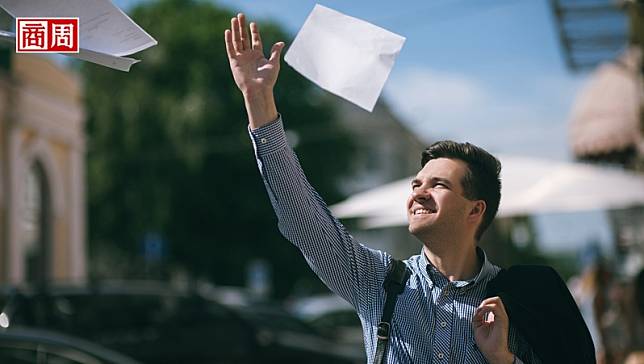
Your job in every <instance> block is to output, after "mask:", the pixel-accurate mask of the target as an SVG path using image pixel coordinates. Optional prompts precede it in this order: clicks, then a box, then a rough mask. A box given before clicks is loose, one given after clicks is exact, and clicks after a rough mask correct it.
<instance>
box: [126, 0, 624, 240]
mask: <svg viewBox="0 0 644 364" xmlns="http://www.w3.org/2000/svg"><path fill="white" fill-rule="evenodd" d="M137 2H139V1H137V0H115V3H116V4H117V5H118V6H120V7H122V8H123V9H125V10H127V8H128V7H129V6H131V5H132V4H134V3H137ZM216 3H218V4H220V5H223V6H226V7H228V8H230V9H231V10H233V11H242V12H244V13H246V14H247V16H248V17H249V18H250V19H251V20H256V21H258V22H260V24H261V21H262V20H263V19H271V20H274V21H277V22H278V23H280V24H281V25H282V26H284V27H285V28H286V30H287V31H289V32H290V33H291V34H293V35H295V34H296V33H297V31H298V30H299V28H300V27H301V26H302V24H303V23H304V21H305V20H306V17H307V16H308V14H309V13H310V11H311V10H312V9H313V7H314V5H315V4H316V3H319V4H321V5H325V6H327V7H330V8H332V9H335V10H337V11H340V12H343V13H345V14H347V15H351V16H354V17H356V18H360V19H363V20H366V21H369V22H371V23H374V24H376V25H378V26H381V27H383V28H385V29H388V30H390V31H392V32H395V33H398V34H400V35H402V36H404V37H406V38H407V40H406V42H405V46H404V47H403V49H402V51H401V53H400V56H399V58H398V59H397V61H396V64H395V66H394V69H393V71H392V72H391V74H390V77H389V80H388V82H387V83H386V85H385V88H384V90H383V96H381V97H384V98H385V100H386V101H387V102H388V103H389V104H390V105H391V106H392V107H393V109H394V110H395V111H396V112H397V114H398V115H399V116H400V117H401V118H402V120H403V121H404V122H405V123H406V124H407V125H408V126H409V127H410V128H411V129H412V130H414V131H415V132H417V133H418V135H420V136H421V137H422V138H423V139H425V140H427V141H431V140H437V139H445V138H449V139H455V140H460V141H470V142H472V143H474V144H478V145H480V146H482V147H485V148H486V149H488V150H490V151H492V152H496V153H499V152H501V153H512V154H519V155H529V156H535V157H543V158H553V159H559V160H571V159H572V157H571V155H570V152H569V147H568V139H567V138H568V129H567V125H568V124H567V122H568V117H569V114H570V109H571V107H572V104H573V102H574V99H575V95H576V93H577V92H578V91H579V90H580V88H581V87H583V85H584V82H585V80H586V79H587V76H588V74H587V73H580V74H578V73H573V72H571V71H569V70H568V69H566V67H565V62H564V59H563V56H562V52H561V49H560V44H559V40H558V35H557V34H556V31H555V29H556V28H555V24H554V19H553V15H552V13H551V10H550V8H549V6H548V2H547V1H546V0H432V1H427V0H424V1H418V0H408V1H405V2H391V1H364V0H358V1H355V0H354V1H346V0H345V1H340V0H318V1H310V0H271V1H267V0H243V1H242V0H220V1H216ZM159 41H162V40H159ZM222 46H223V45H222ZM144 62H145V60H144ZM286 66H287V65H286ZM535 222H536V224H537V227H538V229H539V232H540V240H541V241H543V242H547V243H548V244H550V245H552V247H554V246H559V247H561V246H567V247H568V248H569V249H574V248H575V247H576V246H579V245H583V244H585V243H586V242H588V241H590V240H599V241H600V242H602V243H603V244H604V245H605V246H606V245H607V244H609V241H610V240H611V237H610V230H609V228H608V225H607V220H606V216H605V215H604V214H603V213H600V212H588V213H583V214H567V215H544V216H537V217H536V219H535Z"/></svg>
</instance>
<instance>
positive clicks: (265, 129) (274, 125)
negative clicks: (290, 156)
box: [248, 115, 288, 156]
mask: <svg viewBox="0 0 644 364" xmlns="http://www.w3.org/2000/svg"><path fill="white" fill-rule="evenodd" d="M248 134H249V135H250V138H251V140H252V142H253V148H254V149H255V153H256V154H257V156H260V155H267V154H271V153H273V152H276V151H278V150H281V149H283V148H285V147H287V146H288V141H287V139H286V133H285V132H284V125H283V123H282V116H281V115H278V116H277V119H275V120H274V121H272V122H270V123H268V124H266V125H264V126H262V127H259V128H257V129H251V128H250V126H249V127H248Z"/></svg>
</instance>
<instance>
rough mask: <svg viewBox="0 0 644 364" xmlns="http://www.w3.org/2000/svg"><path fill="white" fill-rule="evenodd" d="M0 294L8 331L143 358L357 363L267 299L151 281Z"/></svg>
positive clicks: (153, 362) (158, 363)
mask: <svg viewBox="0 0 644 364" xmlns="http://www.w3.org/2000/svg"><path fill="white" fill-rule="evenodd" d="M3 296H4V298H0V304H2V307H4V309H3V312H2V313H0V325H1V324H2V323H3V322H2V319H3V317H2V316H3V315H4V318H5V319H6V320H7V321H8V322H7V323H8V326H9V329H11V328H12V327H15V326H30V327H42V328H48V329H51V330H56V331H61V332H64V333H68V334H71V335H75V336H78V337H83V338H87V339H88V340H92V341H94V342H97V343H99V344H101V345H104V346H105V347H108V348H111V349H114V350H117V351H119V352H123V353H126V354H127V355H130V356H132V357H133V358H136V359H137V360H140V361H142V362H144V363H148V364H166V363H168V364H170V363H173V364H174V363H182V364H190V363H199V364H207V363H284V362H298V363H355V362H356V356H355V354H354V353H353V352H352V351H350V350H347V348H346V347H345V346H341V345H338V344H336V343H335V342H333V341H332V340H329V339H327V338H325V337H323V336H322V335H320V334H318V333H317V332H316V331H315V330H314V329H313V328H311V327H308V326H307V325H306V324H304V323H303V322H301V321H299V320H297V319H296V318H294V317H292V316H289V315H288V314H286V313H282V312H280V311H279V310H278V311H276V310H274V309H273V308H271V309H267V307H272V306H270V305H266V304H263V303H261V304H260V303H257V304H254V305H246V306H245V307H244V305H224V304H221V303H220V302H217V301H216V300H215V299H213V297H212V296H210V297H208V298H206V297H204V296H203V295H202V294H199V293H197V291H196V290H177V289H173V288H171V287H170V286H168V285H165V284H159V283H156V282H142V283H123V282H119V283H112V284H110V283H102V284H95V285H92V286H89V287H50V288H49V289H48V290H47V291H46V292H45V291H28V290H20V291H18V290H10V291H8V292H5V294H4V295H3ZM3 301H4V302H3ZM276 312H280V314H278V315H276Z"/></svg>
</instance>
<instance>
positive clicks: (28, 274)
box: [22, 162, 51, 285]
mask: <svg viewBox="0 0 644 364" xmlns="http://www.w3.org/2000/svg"><path fill="white" fill-rule="evenodd" d="M25 187H26V188H25V191H24V196H23V206H24V209H23V216H22V226H23V233H22V237H23V238H22V243H23V249H22V250H23V254H24V255H23V257H24V258H23V259H24V260H25V264H24V267H25V280H26V282H27V283H29V284H36V285H42V284H46V282H47V280H48V278H49V246H50V242H51V236H50V235H51V234H50V232H51V229H50V225H51V221H50V219H51V215H50V214H49V211H50V203H49V202H50V199H49V185H48V183H47V177H46V175H45V171H44V169H43V167H42V165H41V164H40V163H38V162H36V163H34V164H32V166H31V168H29V172H28V173H27V180H26V181H25Z"/></svg>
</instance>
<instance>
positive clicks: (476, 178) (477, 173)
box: [421, 140, 501, 240]
mask: <svg viewBox="0 0 644 364" xmlns="http://www.w3.org/2000/svg"><path fill="white" fill-rule="evenodd" d="M437 158H449V159H458V160H461V161H463V162H465V164H466V165H467V169H468V170H467V172H466V173H465V176H464V177H463V180H462V181H461V185H462V187H463V191H464V195H465V198H467V199H468V200H472V201H473V200H483V201H485V204H486V209H485V213H484V214H483V220H482V221H481V224H480V225H479V227H478V229H477V231H476V239H477V240H480V239H481V236H482V235H483V233H484V232H485V230H486V229H487V228H488V227H489V226H490V224H491V223H492V220H494V217H495V216H496V213H497V211H498V210H499V202H500V201H501V178H500V174H501V162H499V160H498V159H496V158H495V157H494V156H493V155H492V154H490V153H488V152H487V151H485V150H484V149H483V148H480V147H477V146H476V145H473V144H470V143H457V142H454V141H451V140H442V141H438V142H436V143H434V144H432V145H430V146H429V147H427V148H426V149H425V150H424V151H423V153H422V157H421V168H422V167H424V166H425V164H427V162H429V161H430V160H432V159H437Z"/></svg>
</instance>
